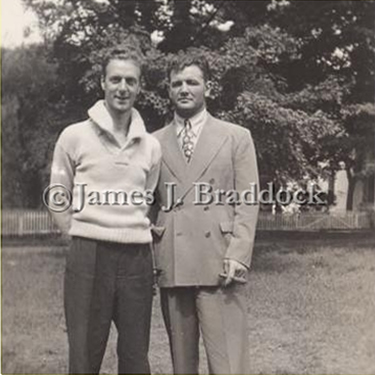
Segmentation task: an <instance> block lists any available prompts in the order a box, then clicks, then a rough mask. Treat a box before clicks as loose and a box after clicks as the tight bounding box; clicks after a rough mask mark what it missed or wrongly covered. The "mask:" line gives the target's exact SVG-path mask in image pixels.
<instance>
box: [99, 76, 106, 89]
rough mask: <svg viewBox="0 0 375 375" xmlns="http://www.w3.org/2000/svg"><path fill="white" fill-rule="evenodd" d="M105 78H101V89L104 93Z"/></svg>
mask: <svg viewBox="0 0 375 375" xmlns="http://www.w3.org/2000/svg"><path fill="white" fill-rule="evenodd" d="M104 79H105V78H104V76H101V77H100V87H101V88H102V90H103V91H104Z"/></svg>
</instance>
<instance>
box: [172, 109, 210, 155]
mask: <svg viewBox="0 0 375 375" xmlns="http://www.w3.org/2000/svg"><path fill="white" fill-rule="evenodd" d="M186 120H189V121H190V124H191V135H192V142H193V145H194V148H195V146H196V144H197V142H198V139H199V135H200V133H201V131H202V128H203V126H204V124H205V122H206V120H207V110H206V109H205V108H204V109H203V111H200V112H199V113H197V114H196V115H194V116H193V117H191V118H188V119H185V118H183V117H181V116H179V115H178V114H177V113H175V115H174V122H175V125H176V135H177V141H178V144H179V145H180V149H181V152H182V136H181V134H182V131H183V130H184V127H185V121H186Z"/></svg>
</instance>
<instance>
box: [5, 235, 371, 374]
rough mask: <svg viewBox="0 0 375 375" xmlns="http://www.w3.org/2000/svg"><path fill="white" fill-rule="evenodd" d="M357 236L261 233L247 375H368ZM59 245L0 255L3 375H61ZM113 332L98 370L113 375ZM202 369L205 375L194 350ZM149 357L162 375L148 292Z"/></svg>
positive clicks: (364, 242)
mask: <svg viewBox="0 0 375 375" xmlns="http://www.w3.org/2000/svg"><path fill="white" fill-rule="evenodd" d="M374 242H375V241H374V238H373V237H372V238H371V237H368V236H367V237H366V236H364V237H363V238H361V237H358V236H355V237H354V236H353V237H350V236H348V235H346V236H345V237H344V238H340V236H336V237H335V238H333V239H332V238H331V239H329V238H328V239H324V238H323V239H322V238H320V239H317V240H314V239H310V240H304V239H303V238H300V239H298V240H288V239H287V238H284V239H277V238H274V239H268V240H267V238H262V239H261V240H259V241H258V242H257V245H256V248H255V251H254V257H253V265H252V272H251V276H250V278H249V284H248V293H249V305H248V312H249V315H248V316H249V327H250V330H249V337H250V343H251V349H250V353H249V356H250V359H251V373H252V374H375V246H374ZM65 251H66V249H65V248H64V247H54V248H52V247H48V246H34V247H25V246H14V245H13V246H5V245H4V247H3V251H2V373H3V374H11V373H12V374H15V373H16V374H21V373H33V374H42V373H47V374H53V373H60V374H61V373H66V371H67V365H66V364H67V340H66V330H65V322H64V315H63V305H62V302H63V297H62V286H63V275H64V264H65V258H64V257H65V255H64V254H65ZM115 339H116V337H115V332H114V330H112V332H111V337H110V342H109V345H108V348H107V352H106V355H105V359H104V362H103V365H102V373H107V374H111V373H112V374H115V373H116V367H117V366H116V355H115ZM202 357H203V358H202V363H201V373H203V374H204V373H207V368H206V363H205V358H204V353H203V350H202ZM150 360H151V366H152V371H153V373H155V374H168V373H171V362H170V356H169V349H168V343H167V337H166V334H165V331H164V326H163V322H162V318H161V313H160V305H159V299H158V297H156V298H155V302H154V310H153V321H152V336H151V350H150Z"/></svg>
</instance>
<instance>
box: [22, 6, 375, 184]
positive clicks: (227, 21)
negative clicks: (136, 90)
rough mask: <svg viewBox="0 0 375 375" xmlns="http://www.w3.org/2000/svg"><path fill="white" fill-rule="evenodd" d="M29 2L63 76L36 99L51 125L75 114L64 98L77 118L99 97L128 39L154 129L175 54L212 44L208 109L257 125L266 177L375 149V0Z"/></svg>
mask: <svg viewBox="0 0 375 375" xmlns="http://www.w3.org/2000/svg"><path fill="white" fill-rule="evenodd" d="M23 1H24V3H25V4H26V5H28V6H30V7H32V8H33V9H34V10H35V11H36V12H37V14H38V16H39V20H40V24H41V27H42V30H43V31H44V35H45V40H46V46H47V50H48V52H49V58H52V59H53V60H52V61H54V63H55V64H56V74H57V75H58V77H59V82H58V87H57V88H56V92H55V94H56V98H58V100H55V101H52V102H50V101H48V102H49V103H50V106H48V105H46V106H43V105H42V106H40V107H39V108H40V113H39V115H38V116H39V117H41V118H45V117H46V116H45V114H44V112H46V113H49V115H48V116H47V117H51V116H52V113H53V114H54V116H55V119H54V121H53V123H54V125H52V124H51V123H47V122H43V124H44V125H43V126H45V127H48V129H49V130H48V131H47V133H48V132H52V133H53V134H57V133H58V132H59V131H60V130H61V129H62V127H64V126H66V124H68V123H69V121H68V119H67V118H66V113H67V112H66V111H62V110H61V107H64V108H69V114H70V115H71V119H72V120H73V119H79V118H82V117H84V116H85V114H84V111H85V110H84V109H85V108H87V107H88V106H89V105H91V104H92V102H93V101H94V100H95V99H96V98H98V96H99V95H101V93H100V88H99V85H98V83H99V75H100V65H99V62H100V60H101V57H102V56H103V54H104V53H105V51H106V50H107V49H108V48H109V47H110V46H112V45H113V44H121V43H124V42H126V41H128V42H131V43H133V44H136V45H138V47H139V49H140V50H142V51H143V53H144V54H145V56H146V59H147V65H146V71H145V75H144V81H145V82H144V87H143V90H142V93H141V95H140V99H139V101H138V107H139V109H140V110H141V111H142V115H143V116H144V117H145V119H146V123H147V125H148V128H149V130H155V129H157V128H159V127H161V126H162V125H163V123H164V122H165V119H166V118H168V116H169V115H170V108H169V100H168V93H167V81H166V77H165V72H164V69H165V65H166V64H167V62H168V60H169V59H170V57H171V56H170V53H177V52H178V51H179V50H182V51H181V52H180V53H185V52H186V51H189V52H192V53H204V54H205V55H206V56H207V58H208V59H209V60H210V62H211V65H212V67H213V88H212V91H211V98H210V100H209V108H210V110H211V111H212V112H213V113H214V114H216V115H218V116H219V117H222V118H226V119H229V120H232V121H234V122H237V123H240V124H241V125H243V126H246V127H249V128H250V129H251V131H252V133H253V135H254V138H255V142H256V145H257V150H258V153H259V161H260V170H261V172H262V174H266V175H267V176H268V177H267V178H270V179H272V180H275V181H277V182H278V183H280V184H282V183H284V182H285V181H286V180H288V179H297V180H298V179H301V178H302V177H305V176H306V175H308V176H311V177H312V178H313V177H315V176H317V174H319V173H320V162H322V161H327V160H330V161H331V167H332V169H334V168H335V165H336V163H337V162H338V161H339V160H345V161H346V162H347V165H348V168H349V167H350V168H351V170H352V171H355V174H360V173H361V172H360V171H361V170H362V169H363V168H364V164H363V163H364V161H365V159H366V157H359V156H358V155H360V154H361V153H360V152H359V151H363V153H364V154H366V153H367V154H368V153H369V152H370V151H369V150H371V147H372V146H371V145H370V142H369V139H370V136H371V134H372V132H373V125H371V124H373V119H372V118H371V116H373V114H372V113H373V112H371V111H368V110H367V112H366V111H365V112H363V111H364V108H367V109H368V108H369V104H368V103H373V102H374V100H373V99H374V90H373V84H372V83H373V80H374V64H373V62H374V50H375V49H374V34H373V21H374V17H373V14H374V12H373V8H374V1H363V2H358V1H356V2H354V1H313V2H311V1H303V2H301V1H296V0H290V1H287V0H282V1H276V0H272V1H225V0H224V1H212V0H174V1H172V0H171V1H157V0H147V1H145V0H138V1H133V0H121V1H120V0H76V1H72V0H59V1H58V2H57V1H52V0H23ZM293 20H298V22H294V21H293ZM371 62H372V63H371ZM52 87H53V85H52ZM49 94H50V92H48V93H43V92H41V97H44V98H45V97H47V95H49ZM29 98H30V97H29ZM44 100H45V99H44ZM61 103H64V104H63V105H61ZM364 119H366V120H364ZM364 122H365V123H366V124H367V125H366V126H365V125H363V124H364ZM35 129H38V130H37V132H39V131H40V132H43V130H42V128H35ZM35 129H34V131H35ZM359 130H361V131H360V132H359ZM358 134H360V136H359V137H358V136H357V135H358ZM52 138H53V139H55V136H53V137H52ZM366 150H367V151H366ZM354 165H355V167H354ZM353 181H355V179H354V180H353Z"/></svg>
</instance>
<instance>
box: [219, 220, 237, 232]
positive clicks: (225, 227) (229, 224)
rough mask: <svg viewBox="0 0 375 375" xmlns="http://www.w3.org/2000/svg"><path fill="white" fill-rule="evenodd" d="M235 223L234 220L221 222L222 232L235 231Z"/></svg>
mask: <svg viewBox="0 0 375 375" xmlns="http://www.w3.org/2000/svg"><path fill="white" fill-rule="evenodd" d="M233 227H234V223H233V221H223V222H221V223H220V230H221V233H224V234H225V233H233Z"/></svg>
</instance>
